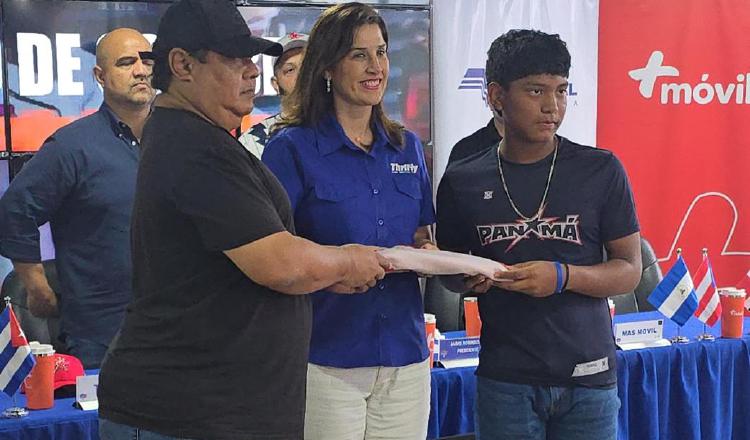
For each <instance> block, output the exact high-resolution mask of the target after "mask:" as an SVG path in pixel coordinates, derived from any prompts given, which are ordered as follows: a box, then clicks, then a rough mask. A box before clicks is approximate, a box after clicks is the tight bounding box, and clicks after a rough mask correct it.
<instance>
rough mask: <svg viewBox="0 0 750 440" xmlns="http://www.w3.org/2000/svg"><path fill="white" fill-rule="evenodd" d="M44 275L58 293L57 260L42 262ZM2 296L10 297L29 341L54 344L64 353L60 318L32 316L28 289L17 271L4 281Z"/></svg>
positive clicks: (1, 290) (56, 348) (59, 351)
mask: <svg viewBox="0 0 750 440" xmlns="http://www.w3.org/2000/svg"><path fill="white" fill-rule="evenodd" d="M42 266H43V267H44V274H45V275H46V276H47V281H48V282H49V284H50V287H52V290H54V291H55V292H58V287H59V284H58V280H57V268H56V267H55V260H47V261H43V262H42ZM0 296H2V297H3V298H5V297H6V296H9V297H10V303H11V304H12V305H13V312H15V314H16V318H18V323H19V324H20V325H21V329H22V330H23V332H24V334H25V335H26V339H27V340H29V341H39V342H40V343H41V344H52V346H53V347H54V348H55V351H57V352H58V353H64V352H65V347H64V345H63V344H62V342H61V341H60V340H59V336H60V320H59V318H38V317H36V316H34V315H32V314H31V312H30V311H29V309H28V308H26V289H24V287H23V284H22V283H21V279H20V277H19V276H18V274H17V273H16V272H15V271H11V272H10V273H9V274H8V275H7V276H6V277H5V280H4V281H3V286H2V288H0Z"/></svg>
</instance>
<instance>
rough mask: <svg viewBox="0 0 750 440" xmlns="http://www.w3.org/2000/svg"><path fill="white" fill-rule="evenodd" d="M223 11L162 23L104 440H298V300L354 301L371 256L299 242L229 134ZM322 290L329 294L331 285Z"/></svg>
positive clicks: (190, 0)
mask: <svg viewBox="0 0 750 440" xmlns="http://www.w3.org/2000/svg"><path fill="white" fill-rule="evenodd" d="M259 53H265V54H269V55H272V56H278V55H280V54H281V46H280V45H278V44H275V43H272V42H270V41H266V40H264V39H261V38H257V37H254V36H252V35H250V31H249V30H248V28H247V25H246V24H245V21H244V20H243V19H242V16H241V15H240V14H239V12H238V11H237V8H236V7H235V6H234V5H233V3H232V2H229V1H227V0H181V1H180V2H178V3H175V4H174V5H172V6H171V7H170V8H169V9H168V10H167V12H166V13H165V15H164V17H162V20H161V23H160V24H159V31H158V38H157V41H156V43H155V44H154V53H153V56H154V58H155V65H154V85H155V86H156V87H158V88H160V89H161V90H162V91H163V92H164V93H162V94H161V95H160V96H159V97H158V98H157V100H156V101H155V108H154V110H153V112H152V114H151V116H150V118H149V121H148V123H147V124H146V127H145V129H144V136H143V153H142V159H141V163H140V168H139V171H138V180H137V186H136V195H135V205H134V208H133V221H132V231H131V234H132V245H133V249H132V254H133V301H132V302H131V303H130V305H129V306H128V310H127V313H126V316H125V320H124V323H123V327H122V329H121V331H120V333H119V335H118V336H117V337H116V338H115V341H114V342H113V343H112V347H111V348H110V351H109V352H108V353H107V356H106V358H105V361H104V364H103V365H102V370H101V373H100V380H99V389H98V395H99V402H100V408H99V415H100V417H101V419H100V425H99V429H100V436H101V438H102V439H103V440H119V439H132V438H143V439H146V438H153V439H160V440H169V439H177V438H180V439H186V438H187V439H212V440H222V439H269V440H270V439H285V440H286V439H302V435H303V423H304V411H305V377H306V371H307V357H308V345H309V338H310V325H311V309H310V302H309V300H308V298H307V296H306V295H303V294H304V293H307V292H312V291H316V290H319V289H322V288H329V289H330V288H333V289H334V290H335V291H337V292H340V293H351V292H360V291H364V290H367V289H368V288H369V287H368V286H373V285H374V284H375V283H376V281H377V280H378V279H382V277H383V276H384V272H383V268H382V267H381V260H380V259H379V258H378V257H377V254H376V253H375V250H374V248H370V247H365V246H356V245H347V246H342V247H334V246H319V245H317V244H315V243H312V242H310V241H307V240H304V239H301V238H298V237H295V236H294V235H293V233H294V226H293V223H292V215H291V210H290V205H289V200H288V199H287V197H286V192H285V191H284V189H283V188H282V187H281V185H280V184H279V183H278V181H277V180H276V179H275V178H274V177H273V175H272V174H271V172H270V171H269V170H268V169H267V168H266V167H265V166H264V165H263V164H262V163H260V161H259V160H258V159H257V158H255V157H253V156H252V155H249V154H247V152H246V151H245V150H244V148H243V147H242V145H240V143H239V142H238V141H237V140H236V139H234V137H232V135H231V134H230V131H231V130H232V129H234V128H235V127H237V126H238V125H239V122H240V119H241V118H242V117H243V116H244V115H246V114H248V113H249V112H250V111H251V110H252V107H253V97H254V96H253V91H254V90H255V80H256V78H257V76H258V69H257V68H256V66H255V65H254V64H253V63H252V61H251V59H250V58H251V57H252V56H254V55H257V54H259ZM329 286H330V287H329Z"/></svg>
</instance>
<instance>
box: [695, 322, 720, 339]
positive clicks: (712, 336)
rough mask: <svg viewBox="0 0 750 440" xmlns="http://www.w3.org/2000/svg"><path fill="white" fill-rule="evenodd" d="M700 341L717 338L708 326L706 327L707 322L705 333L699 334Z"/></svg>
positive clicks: (704, 326) (704, 328) (704, 327)
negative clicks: (709, 330)
mask: <svg viewBox="0 0 750 440" xmlns="http://www.w3.org/2000/svg"><path fill="white" fill-rule="evenodd" d="M698 340H699V341H706V342H714V341H715V340H716V336H714V335H712V334H711V333H709V332H708V327H706V324H705V323H704V324H703V333H701V334H700V335H698Z"/></svg>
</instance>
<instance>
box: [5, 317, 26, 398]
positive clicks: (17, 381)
mask: <svg viewBox="0 0 750 440" xmlns="http://www.w3.org/2000/svg"><path fill="white" fill-rule="evenodd" d="M33 367H34V356H32V354H31V347H29V343H28V341H26V336H24V334H23V331H21V326H20V325H18V320H17V319H16V314H15V313H13V309H12V308H11V305H10V304H8V305H7V306H6V307H5V310H3V312H2V313H0V390H2V391H3V392H4V393H5V394H7V395H8V396H11V397H12V396H13V395H14V394H15V393H16V391H18V387H20V386H21V383H22V382H23V380H24V379H26V376H28V375H29V373H30V372H31V369H32V368H33Z"/></svg>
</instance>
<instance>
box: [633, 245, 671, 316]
mask: <svg viewBox="0 0 750 440" xmlns="http://www.w3.org/2000/svg"><path fill="white" fill-rule="evenodd" d="M641 261H642V262H643V274H642V275H641V282H640V283H638V286H636V288H635V300H636V302H637V303H638V310H639V311H641V312H646V311H649V310H656V309H655V308H654V306H652V305H651V303H650V302H648V301H647V300H646V298H648V296H649V295H651V292H653V291H654V289H655V288H656V285H657V284H659V281H661V280H662V278H664V275H662V273H661V268H660V267H659V261H658V259H657V258H656V253H655V252H654V248H652V247H651V244H649V242H648V241H646V239H645V238H643V237H641Z"/></svg>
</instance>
